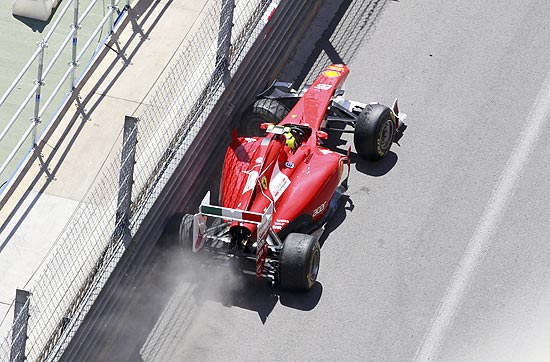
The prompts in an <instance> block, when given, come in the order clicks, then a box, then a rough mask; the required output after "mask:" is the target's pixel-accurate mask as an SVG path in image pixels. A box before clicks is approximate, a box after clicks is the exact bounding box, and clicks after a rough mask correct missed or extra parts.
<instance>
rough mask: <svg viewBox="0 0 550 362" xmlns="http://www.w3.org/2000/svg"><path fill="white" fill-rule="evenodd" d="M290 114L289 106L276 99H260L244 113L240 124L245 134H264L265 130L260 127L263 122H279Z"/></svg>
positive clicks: (241, 130)
mask: <svg viewBox="0 0 550 362" xmlns="http://www.w3.org/2000/svg"><path fill="white" fill-rule="evenodd" d="M287 114H288V108H286V107H285V105H284V104H282V103H281V102H279V101H278V100H276V99H268V98H261V99H258V100H257V101H256V102H254V104H253V105H252V107H251V108H250V109H249V110H248V111H247V112H246V113H245V114H244V116H243V119H242V120H241V124H240V127H239V129H240V133H241V134H242V135H243V136H262V135H264V134H265V131H264V130H262V129H260V124H262V123H266V122H267V123H275V124H277V123H279V122H281V121H282V120H283V119H284V118H285V117H286V115H287Z"/></svg>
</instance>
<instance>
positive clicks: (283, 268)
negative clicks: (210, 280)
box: [179, 64, 406, 291]
mask: <svg viewBox="0 0 550 362" xmlns="http://www.w3.org/2000/svg"><path fill="white" fill-rule="evenodd" d="M348 73H349V69H348V67H347V66H345V65H342V64H332V65H330V66H329V67H327V68H326V69H325V70H324V71H323V72H322V73H321V74H320V75H319V76H318V78H317V79H316V80H315V81H314V82H313V84H311V85H310V86H309V87H307V89H305V90H304V91H302V92H297V91H295V90H292V89H291V85H290V84H289V83H281V82H275V83H274V84H273V85H272V86H271V87H269V88H268V89H267V90H266V91H265V92H263V93H262V94H261V95H260V96H259V99H258V100H257V101H256V102H255V103H254V105H253V106H252V108H251V111H249V112H248V114H247V115H246V116H245V117H244V118H243V120H244V125H243V127H241V129H244V130H245V132H247V133H248V134H249V135H254V134H257V133H258V132H259V131H260V130H261V131H262V132H263V133H264V134H263V136H247V137H238V136H237V133H236V131H234V132H233V137H232V142H231V144H230V145H229V147H228V148H227V152H226V154H225V159H224V166H223V171H222V180H221V190H220V202H221V206H216V205H212V204H211V201H210V192H209V193H207V194H206V196H205V198H204V199H203V201H202V203H201V205H200V207H199V210H198V213H197V214H195V215H190V214H188V215H185V216H184V217H183V219H182V220H181V224H180V228H179V242H180V245H181V247H182V248H183V249H184V250H188V251H191V250H192V251H193V252H194V253H198V252H201V253H209V257H212V256H218V257H220V256H221V257H223V258H232V259H235V260H239V261H240V262H241V264H240V266H241V267H242V268H241V270H243V272H245V273H250V274H252V273H255V274H256V276H257V277H258V278H261V277H268V278H271V279H272V280H274V281H275V282H278V283H280V285H281V287H282V288H283V289H288V290H294V291H306V290H308V289H310V288H311V287H312V286H313V284H314V283H315V281H316V279H317V274H318V271H319V261H320V256H321V250H320V246H319V242H318V236H316V235H319V233H318V232H316V231H318V230H319V229H321V228H322V227H323V226H324V224H325V223H326V221H327V219H328V218H329V217H330V216H331V214H332V212H333V211H334V210H335V208H336V206H337V204H338V200H339V198H340V196H341V195H342V194H343V192H345V190H346V187H345V185H347V183H345V182H343V181H344V180H346V179H347V176H349V168H350V149H349V148H348V152H347V155H343V154H342V153H338V152H336V151H333V150H331V149H329V148H327V147H324V146H323V144H324V143H325V140H327V139H328V137H329V135H330V134H331V133H333V132H338V133H340V132H353V134H354V135H353V137H354V144H355V149H356V151H357V153H358V154H359V155H360V156H361V157H364V158H367V159H371V160H378V159H381V158H383V157H384V156H385V155H386V154H387V153H388V152H389V150H390V147H391V145H392V143H393V142H396V141H397V140H398V139H399V137H400V135H401V133H402V132H403V130H404V129H405V127H406V126H405V124H404V123H403V120H404V117H405V115H404V114H402V113H399V110H398V105H397V100H395V102H394V104H393V106H392V108H388V107H386V106H383V105H381V104H378V103H371V104H363V103H359V102H354V101H349V100H346V99H345V98H343V93H344V92H343V90H342V89H341V87H342V85H343V82H344V80H345V79H346V77H347V75H348ZM338 125H339V127H338ZM348 125H349V126H351V127H353V128H354V130H346V129H345V127H344V126H348ZM344 154H345V152H344ZM346 169H347V170H346ZM345 171H347V172H346V177H344V172H345Z"/></svg>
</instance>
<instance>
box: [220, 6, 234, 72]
mask: <svg viewBox="0 0 550 362" xmlns="http://www.w3.org/2000/svg"><path fill="white" fill-rule="evenodd" d="M234 9H235V0H223V1H222V11H221V15H220V31H219V33H218V50H217V51H216V70H217V72H219V73H220V75H223V74H224V73H225V71H226V70H227V67H228V66H229V49H230V48H231V29H232V28H233V10H234Z"/></svg>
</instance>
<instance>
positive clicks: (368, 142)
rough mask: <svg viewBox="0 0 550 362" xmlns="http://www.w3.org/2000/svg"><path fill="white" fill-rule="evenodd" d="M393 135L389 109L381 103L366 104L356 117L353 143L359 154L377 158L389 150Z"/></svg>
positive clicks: (392, 123) (370, 158)
mask: <svg viewBox="0 0 550 362" xmlns="http://www.w3.org/2000/svg"><path fill="white" fill-rule="evenodd" d="M394 136H395V120H394V119H393V117H392V115H391V110H390V109H389V108H388V107H386V106H383V105H381V104H377V103H375V104H367V106H366V107H365V108H364V109H363V111H361V113H360V114H359V116H358V117H357V123H356V125H355V131H354V133H353V143H354V144H355V150H356V151H357V153H358V154H359V156H361V157H363V158H366V159H368V160H373V161H376V160H379V159H381V158H383V157H384V156H386V155H387V154H388V152H389V151H390V148H391V145H392V143H393V140H394Z"/></svg>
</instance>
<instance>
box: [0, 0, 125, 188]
mask: <svg viewBox="0 0 550 362" xmlns="http://www.w3.org/2000/svg"><path fill="white" fill-rule="evenodd" d="M80 2H81V1H80V0H66V1H63V8H62V9H61V11H60V12H59V14H56V15H55V18H56V19H55V21H54V23H53V25H52V26H51V28H50V30H49V31H48V33H47V34H46V36H45V37H44V38H43V40H42V41H41V42H40V43H39V44H38V47H37V49H36V51H35V52H34V53H33V54H32V56H31V57H30V58H29V60H28V61H27V63H26V64H25V65H24V67H23V69H22V70H21V71H20V72H19V74H18V75H17V76H16V78H15V79H14V81H13V82H12V83H11V85H10V86H9V87H8V89H7V90H6V91H5V93H4V94H3V95H2V97H0V125H4V124H5V126H4V128H3V129H2V131H1V132H0V146H1V147H2V148H4V149H10V147H11V151H10V152H9V154H8V156H7V157H6V158H5V159H4V160H2V164H1V165H0V184H1V186H0V193H2V192H3V191H4V190H5V188H6V186H7V184H8V183H9V180H10V178H11V177H13V175H14V173H15V172H16V171H17V168H18V165H19V164H20V163H21V162H22V160H23V158H25V157H26V155H27V154H28V153H29V152H30V151H32V150H33V149H34V147H35V146H36V144H37V143H38V142H37V141H38V138H39V136H40V133H41V132H42V131H43V130H44V129H45V128H47V127H48V125H49V124H50V122H51V121H52V120H53V118H54V117H55V116H56V115H57V113H58V110H59V109H60V108H61V105H60V104H59V103H60V102H65V101H66V100H67V99H69V96H70V95H71V94H72V92H73V90H74V89H75V88H76V87H77V86H78V84H79V82H80V81H81V79H82V78H83V76H84V74H85V73H86V71H87V69H88V65H89V64H90V63H91V62H92V61H93V60H94V57H95V55H96V54H97V50H98V49H100V48H101V46H102V45H103V44H104V43H105V41H106V40H107V39H108V38H109V36H110V34H111V33H112V31H113V29H114V27H115V26H116V19H115V14H116V16H117V18H119V19H120V16H121V14H123V13H124V10H125V9H127V7H128V5H129V0H109V5H108V6H107V8H106V9H103V11H102V12H103V13H104V14H103V17H102V18H101V19H100V20H99V22H98V23H94V24H93V26H95V28H93V30H91V32H88V34H87V36H82V39H80V38H79V36H80V35H82V34H83V33H84V32H83V30H82V27H83V24H85V20H86V19H87V18H88V17H89V16H90V14H91V13H92V11H94V7H96V4H100V5H97V6H103V4H104V3H105V1H100V0H91V1H90V2H89V3H88V6H87V7H86V8H85V9H84V12H82V13H80ZM71 6H72V21H71V23H70V31H69V32H68V34H67V35H66V36H65V38H64V40H63V41H62V42H61V44H60V45H59V47H58V48H57V50H56V52H55V53H54V55H53V56H52V57H51V59H49V62H46V60H47V57H46V55H47V54H46V53H47V51H46V50H47V48H48V44H49V43H50V41H51V40H52V38H53V37H54V35H57V33H56V31H57V30H58V29H59V27H60V24H62V23H63V21H64V20H66V18H65V15H67V14H69V13H70V12H69V10H70V9H71ZM88 26H89V25H88V24H87V23H86V30H88ZM105 27H107V29H106V32H107V35H106V36H101V35H100V34H101V33H103V31H104V30H105V29H104V28H105ZM98 36H99V37H100V39H99V41H98V45H97V47H96V48H95V49H93V52H92V54H91V55H90V54H89V53H88V51H89V49H90V47H91V45H92V44H93V42H94V41H95V40H96V37H98ZM79 40H81V41H85V43H84V45H83V46H82V47H79ZM69 44H71V46H70V49H69V48H68V45H69ZM60 60H62V61H63V60H64V61H67V62H68V63H67V64H68V66H66V67H67V69H66V70H65V71H64V73H63V74H62V75H61V76H60V78H57V79H52V77H53V76H54V75H52V74H53V72H52V70H53V69H54V68H55V69H56V70H57V72H58V73H60V69H58V68H59V66H58V64H59V61H60ZM81 63H84V64H87V65H86V66H85V67H84V68H83V69H82V71H81V72H77V67H78V66H79V65H80V64H81ZM33 65H35V66H36V72H37V73H36V74H37V75H36V78H35V79H34V81H33V83H34V86H32V87H30V91H28V93H27V95H26V96H25V97H24V98H23V100H22V101H20V100H19V101H20V103H19V106H18V108H17V110H16V111H15V112H14V113H13V114H11V112H10V111H11V110H10V109H6V105H7V101H8V100H11V101H12V103H14V104H17V102H18V100H17V99H14V98H16V96H15V95H14V90H16V88H23V89H28V86H30V84H28V83H25V80H26V78H28V74H29V72H31V71H33V68H32V66H33ZM44 67H45V69H44ZM56 75H57V76H59V75H60V74H56ZM67 79H69V82H68V84H67V85H66V92H65V93H64V94H61V95H60V91H61V90H62V88H63V85H64V84H65V83H66V82H67ZM46 80H48V82H49V81H52V84H55V85H53V86H52V88H51V89H47V88H45V87H44V86H45V84H46ZM56 81H57V83H55V82H56ZM45 95H47V99H46V101H45V102H43V101H42V98H44V96H45ZM59 96H62V97H63V98H62V99H59ZM32 99H34V104H32V105H31V100H32ZM52 104H54V105H57V106H58V107H57V109H56V110H53V111H52V110H51V109H50V106H51V105H52ZM48 111H49V112H48ZM8 118H9V121H7V119H8ZM44 118H46V122H44V123H43V122H42V121H43V119H44ZM29 119H30V120H31V124H30V125H29V126H28V127H27V128H26V129H25V130H24V131H21V125H20V124H21V122H23V120H29ZM5 121H7V122H6V123H4V122H5ZM42 123H43V124H42ZM16 124H18V125H19V127H18V129H17V130H14V125H16ZM7 136H8V137H7ZM14 140H17V141H15V144H13V142H14ZM25 142H27V145H26V146H25Z"/></svg>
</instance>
